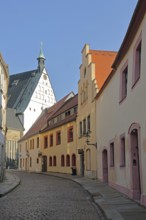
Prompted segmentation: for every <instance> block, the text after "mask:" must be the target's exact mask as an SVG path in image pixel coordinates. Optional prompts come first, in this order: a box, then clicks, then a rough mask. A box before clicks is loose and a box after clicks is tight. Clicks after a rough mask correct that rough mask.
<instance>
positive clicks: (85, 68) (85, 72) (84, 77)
mask: <svg viewBox="0 0 146 220" xmlns="http://www.w3.org/2000/svg"><path fill="white" fill-rule="evenodd" d="M85 76H86V68H85V69H84V78H85Z"/></svg>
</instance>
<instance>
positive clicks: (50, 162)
mask: <svg viewBox="0 0 146 220" xmlns="http://www.w3.org/2000/svg"><path fill="white" fill-rule="evenodd" d="M49 166H50V167H52V157H49Z"/></svg>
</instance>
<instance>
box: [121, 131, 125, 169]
mask: <svg viewBox="0 0 146 220" xmlns="http://www.w3.org/2000/svg"><path fill="white" fill-rule="evenodd" d="M120 166H121V167H124V166H125V136H124V135H122V136H121V138H120Z"/></svg>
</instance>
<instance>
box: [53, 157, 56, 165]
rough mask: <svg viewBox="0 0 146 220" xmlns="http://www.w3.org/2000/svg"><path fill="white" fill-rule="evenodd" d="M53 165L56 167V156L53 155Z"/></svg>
mask: <svg viewBox="0 0 146 220" xmlns="http://www.w3.org/2000/svg"><path fill="white" fill-rule="evenodd" d="M53 166H55V167H56V156H54V157H53Z"/></svg>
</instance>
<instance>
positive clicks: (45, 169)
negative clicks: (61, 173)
mask: <svg viewBox="0 0 146 220" xmlns="http://www.w3.org/2000/svg"><path fill="white" fill-rule="evenodd" d="M42 172H47V156H42Z"/></svg>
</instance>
